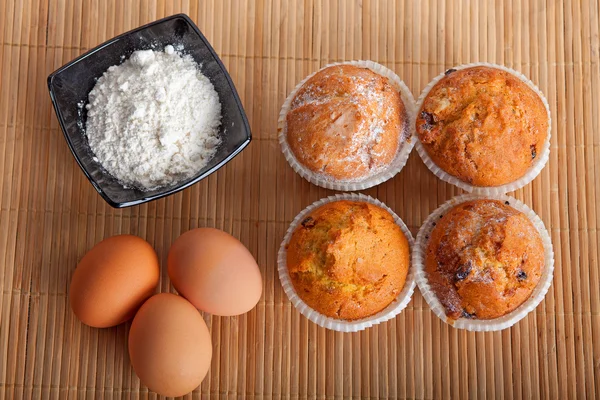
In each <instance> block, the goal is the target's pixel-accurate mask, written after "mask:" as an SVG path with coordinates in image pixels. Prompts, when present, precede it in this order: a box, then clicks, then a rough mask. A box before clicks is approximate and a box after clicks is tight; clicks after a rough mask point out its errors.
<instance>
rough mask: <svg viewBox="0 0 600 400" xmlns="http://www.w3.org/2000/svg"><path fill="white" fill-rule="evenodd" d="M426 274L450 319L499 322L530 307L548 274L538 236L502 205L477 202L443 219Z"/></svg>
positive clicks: (427, 257)
mask: <svg viewBox="0 0 600 400" xmlns="http://www.w3.org/2000/svg"><path fill="white" fill-rule="evenodd" d="M424 258H425V262H424V263H425V273H426V276H427V280H428V283H429V286H430V288H431V290H432V291H433V292H434V293H435V295H436V296H437V298H438V299H439V301H440V303H441V304H442V305H443V307H444V308H445V311H446V315H447V316H448V317H449V318H451V319H458V318H461V317H462V318H472V319H494V318H499V317H501V316H503V315H506V314H508V313H510V312H511V311H513V310H515V309H516V308H517V307H519V306H520V305H521V304H522V303H523V302H525V301H526V300H527V299H528V298H529V296H530V295H531V293H532V292H533V290H534V288H535V287H536V285H537V284H538V282H539V280H540V277H541V275H542V272H543V269H544V260H545V257H544V247H543V243H542V239H541V237H540V234H539V232H538V231H537V229H536V228H535V226H534V225H533V224H532V222H531V220H530V219H529V218H528V217H527V216H526V215H525V214H523V213H522V212H520V211H518V210H515V209H514V208H512V207H510V206H509V205H507V204H506V203H503V202H501V201H497V200H486V199H484V200H472V201H467V202H465V203H462V204H459V205H457V206H455V207H454V208H452V209H451V210H450V211H448V213H447V214H445V215H443V216H442V217H441V218H440V219H439V220H438V221H437V222H436V223H435V228H433V230H432V231H431V234H430V238H429V242H428V244H427V247H426V250H425V257H424Z"/></svg>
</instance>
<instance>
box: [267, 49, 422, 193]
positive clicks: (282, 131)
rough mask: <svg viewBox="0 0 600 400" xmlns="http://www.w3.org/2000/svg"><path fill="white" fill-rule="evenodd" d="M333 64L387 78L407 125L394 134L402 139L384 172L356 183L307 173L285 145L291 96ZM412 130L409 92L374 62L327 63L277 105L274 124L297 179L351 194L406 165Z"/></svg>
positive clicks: (389, 176) (410, 147) (381, 180)
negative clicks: (395, 93) (393, 89)
mask: <svg viewBox="0 0 600 400" xmlns="http://www.w3.org/2000/svg"><path fill="white" fill-rule="evenodd" d="M334 65H355V66H357V67H362V68H369V69H370V70H371V71H373V72H375V73H377V74H379V75H381V76H384V77H386V78H388V79H389V80H390V83H391V84H392V85H393V86H394V88H396V90H398V92H399V93H400V96H401V98H402V102H403V103H404V108H405V110H406V116H407V121H406V122H407V123H406V124H405V126H404V128H403V129H402V130H401V131H400V132H398V135H400V136H401V137H402V140H401V141H400V146H399V148H398V152H397V153H396V157H395V158H394V159H393V160H392V162H391V163H390V164H389V165H388V166H387V167H386V168H385V169H383V170H381V171H379V172H377V173H376V174H374V175H370V176H368V177H365V178H362V179H360V180H336V179H333V178H331V177H327V176H324V175H322V174H317V173H315V172H313V171H311V170H310V169H309V168H307V167H305V166H304V165H302V164H301V163H300V162H299V161H298V159H296V156H295V155H294V153H293V152H292V150H291V149H290V146H289V144H288V142H287V124H286V115H287V113H288V111H289V109H290V105H291V103H292V100H293V99H294V97H296V93H297V92H298V90H299V89H300V88H301V87H302V85H304V83H305V82H306V81H307V80H309V79H310V78H312V77H313V76H314V75H315V74H316V73H317V72H319V71H322V70H323V69H325V68H328V67H331V66H334ZM414 127H415V99H414V97H413V95H412V93H411V91H410V90H409V89H408V87H407V86H406V85H405V84H404V82H403V81H402V80H401V79H400V77H399V76H398V75H396V74H395V73H394V72H393V71H392V70H390V69H389V68H386V67H384V66H383V65H381V64H377V63H376V62H374V61H364V60H356V61H346V62H341V63H333V64H327V65H326V66H324V67H323V68H321V69H320V70H318V71H316V72H313V73H312V74H310V75H309V76H307V77H306V78H304V79H303V80H302V81H301V82H300V83H299V84H298V85H296V87H295V88H294V90H292V92H291V93H290V94H289V95H288V97H287V98H286V99H285V102H284V103H283V106H281V111H280V112H279V120H278V121H277V131H278V132H279V144H280V145H281V151H282V152H283V155H284V156H285V158H286V160H287V161H288V162H289V163H290V165H291V167H292V168H293V169H294V171H296V172H297V173H298V174H299V175H300V176H301V177H303V178H304V179H306V180H307V181H309V182H310V183H312V184H314V185H317V186H321V187H324V188H327V189H334V190H340V191H355V190H363V189H367V188H370V187H373V186H376V185H379V184H380V183H383V182H385V181H387V180H388V179H391V178H392V177H394V176H395V175H396V174H397V173H398V172H400V170H402V168H403V167H404V165H406V161H407V160H408V156H409V155H410V152H411V150H412V149H413V147H414V145H415V142H416V141H417V139H416V138H415V129H414Z"/></svg>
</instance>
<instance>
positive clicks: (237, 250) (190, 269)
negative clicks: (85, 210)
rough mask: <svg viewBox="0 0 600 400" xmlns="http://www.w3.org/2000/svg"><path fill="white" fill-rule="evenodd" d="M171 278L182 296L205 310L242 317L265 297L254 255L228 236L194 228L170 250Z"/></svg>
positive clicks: (215, 313) (218, 232)
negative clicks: (262, 296) (241, 315)
mask: <svg viewBox="0 0 600 400" xmlns="http://www.w3.org/2000/svg"><path fill="white" fill-rule="evenodd" d="M168 270H169V277H170V278H171V282H173V286H174V287H175V289H177V291H178V292H179V294H181V295H182V296H183V297H185V298H186V299H188V300H189V301H190V302H191V303H192V304H193V305H195V306H196V307H197V308H198V309H200V310H202V311H206V312H209V313H211V314H214V315H223V316H230V315H239V314H243V313H245V312H248V311H250V310H251V309H252V308H254V306H255V305H256V303H258V300H259V299H260V296H261V294H262V278H261V276H260V271H259V269H258V265H257V264H256V261H255V260H254V257H252V254H250V252H249V251H248V249H246V247H244V245H243V244H242V243H241V242H240V241H239V240H237V239H236V238H234V237H233V236H231V235H230V234H228V233H225V232H223V231H220V230H218V229H212V228H198V229H192V230H191V231H188V232H186V233H184V234H183V235H181V236H179V237H178V238H177V240H175V243H173V245H172V246H171V249H170V250H169V258H168Z"/></svg>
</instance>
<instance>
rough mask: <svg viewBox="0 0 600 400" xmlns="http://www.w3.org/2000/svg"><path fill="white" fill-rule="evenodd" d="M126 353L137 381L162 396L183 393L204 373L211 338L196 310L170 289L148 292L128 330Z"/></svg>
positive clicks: (198, 381)
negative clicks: (163, 291)
mask: <svg viewBox="0 0 600 400" xmlns="http://www.w3.org/2000/svg"><path fill="white" fill-rule="evenodd" d="M129 357H130V358H131V364H132V365H133V369H134V370H135V373H136V374H137V375H138V377H139V378H140V381H142V383H143V384H144V385H146V386H148V388H150V390H153V391H155V392H156V393H158V394H161V395H163V396H173V397H177V396H183V395H185V394H187V393H189V392H191V391H192V390H194V389H195V388H196V387H198V385H200V383H201V382H202V379H204V377H205V376H206V373H207V372H208V369H209V368H210V360H211V358H212V342H211V339H210V333H209V331H208V327H207V326H206V323H205V322H204V320H203V319H202V315H200V313H199V312H198V310H197V309H196V308H195V307H194V306H193V305H192V304H190V302H188V301H187V300H185V299H184V298H183V297H180V296H177V295H175V294H171V293H160V294H157V295H155V296H152V297H151V298H149V299H148V301H146V302H145V303H144V305H142V307H141V308H140V310H139V311H138V313H137V314H136V315H135V318H134V319H133V322H132V323H131V329H130V330H129Z"/></svg>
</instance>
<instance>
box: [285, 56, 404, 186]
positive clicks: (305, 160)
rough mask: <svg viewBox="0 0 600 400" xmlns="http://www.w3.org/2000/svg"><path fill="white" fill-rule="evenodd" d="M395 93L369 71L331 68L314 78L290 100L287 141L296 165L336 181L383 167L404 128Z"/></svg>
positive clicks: (390, 85) (396, 148)
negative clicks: (298, 163) (299, 164)
mask: <svg viewBox="0 0 600 400" xmlns="http://www.w3.org/2000/svg"><path fill="white" fill-rule="evenodd" d="M405 114H406V113H405V107H404V103H403V102H402V99H401V97H400V93H399V92H398V90H396V89H395V88H394V87H393V86H392V84H391V83H390V81H389V80H388V78H385V77H383V76H381V75H379V74H377V73H375V72H373V71H371V70H370V69H368V68H360V67H356V66H353V65H336V66H332V67H328V68H325V69H323V70H321V71H319V72H317V73H316V74H315V75H314V76H313V77H311V78H310V79H309V80H308V81H306V82H305V83H304V85H302V87H301V88H300V89H299V90H298V92H297V93H296V95H295V96H294V98H293V100H292V103H291V105H290V110H289V111H288V113H287V116H286V126H287V128H286V129H287V131H286V136H287V141H288V143H289V146H290V149H291V150H292V152H293V153H294V155H295V157H296V159H297V160H298V162H300V163H301V164H302V165H304V166H305V167H307V168H308V169H310V170H311V171H313V172H314V173H317V174H320V175H323V176H324V177H328V178H330V179H331V178H332V179H335V180H341V181H346V180H348V181H352V180H360V179H363V178H367V177H369V176H372V175H374V174H376V173H378V172H380V171H381V170H382V169H384V168H385V167H386V166H388V165H389V164H390V163H391V162H392V161H393V159H394V157H395V156H396V154H397V152H398V149H399V147H400V143H401V141H402V136H403V135H402V132H403V131H404V129H407V128H408V126H407V125H408V122H407V118H406V115H405Z"/></svg>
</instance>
